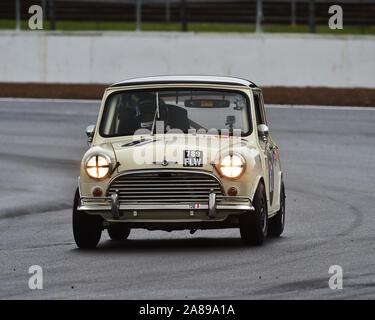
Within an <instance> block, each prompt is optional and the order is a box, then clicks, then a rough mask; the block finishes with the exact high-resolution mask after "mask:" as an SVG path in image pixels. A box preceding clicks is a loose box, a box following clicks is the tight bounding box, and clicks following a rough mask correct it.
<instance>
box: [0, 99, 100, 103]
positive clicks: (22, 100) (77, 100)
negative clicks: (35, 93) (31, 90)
mask: <svg viewBox="0 0 375 320" xmlns="http://www.w3.org/2000/svg"><path fill="white" fill-rule="evenodd" d="M0 102H47V103H48V102H57V103H100V102H101V100H88V99H48V98H46V99H44V98H0Z"/></svg>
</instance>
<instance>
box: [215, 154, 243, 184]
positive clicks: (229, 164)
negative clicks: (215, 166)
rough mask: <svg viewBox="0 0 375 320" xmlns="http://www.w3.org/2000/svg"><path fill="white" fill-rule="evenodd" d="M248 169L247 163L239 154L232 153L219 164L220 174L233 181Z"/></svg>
mask: <svg viewBox="0 0 375 320" xmlns="http://www.w3.org/2000/svg"><path fill="white" fill-rule="evenodd" d="M245 168H246V162H245V159H244V157H243V156H242V155H240V154H239V153H231V154H228V155H226V156H225V157H223V158H222V159H221V161H220V164H219V171H220V173H221V174H222V175H223V176H225V177H227V178H232V179H237V178H239V177H241V175H242V174H243V173H244V171H245Z"/></svg>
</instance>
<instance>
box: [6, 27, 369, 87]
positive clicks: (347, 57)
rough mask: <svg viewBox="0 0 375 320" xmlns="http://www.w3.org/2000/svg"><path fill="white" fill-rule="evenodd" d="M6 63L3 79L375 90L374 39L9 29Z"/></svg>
mask: <svg viewBox="0 0 375 320" xmlns="http://www.w3.org/2000/svg"><path fill="white" fill-rule="evenodd" d="M0 61H1V64H0V82H50V83H51V82H52V83H53V82H59V83H112V82H116V81H119V80H122V79H126V78H131V77H136V76H146V75H160V74H214V75H232V76H238V77H244V78H248V79H250V80H253V81H254V82H255V83H257V84H258V85H260V86H298V87H305V86H312V87H320V86H327V87H368V88H375V37H374V36H336V37H333V36H320V35H316V36H313V35H288V34H282V35H280V34H264V35H255V34H246V35H243V34H193V33H187V34H181V33H125V32H109V33H98V32H91V33H90V32H85V33H77V32H75V33H66V32H65V33H61V32H60V33H59V32H55V33H48V32H30V31H28V32H27V31H26V32H18V33H17V32H13V31H2V32H0Z"/></svg>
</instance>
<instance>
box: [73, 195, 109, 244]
mask: <svg viewBox="0 0 375 320" xmlns="http://www.w3.org/2000/svg"><path fill="white" fill-rule="evenodd" d="M78 201H79V192H78V190H77V191H76V194H75V197H74V203H73V236H74V240H75V242H76V244H77V246H78V247H79V248H82V249H90V248H95V247H96V246H97V244H98V243H99V241H100V237H101V235H102V218H101V217H100V216H92V215H88V214H87V213H85V212H80V211H78V210H77V207H78Z"/></svg>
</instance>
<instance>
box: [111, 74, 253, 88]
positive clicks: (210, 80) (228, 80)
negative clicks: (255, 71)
mask: <svg viewBox="0 0 375 320" xmlns="http://www.w3.org/2000/svg"><path fill="white" fill-rule="evenodd" d="M167 83H171V84H172V83H202V84H221V85H231V86H242V87H256V84H255V83H253V82H251V81H249V80H246V79H241V78H235V77H219V76H187V75H186V76H154V77H144V78H133V79H128V80H124V81H120V82H117V83H114V84H112V85H111V87H123V86H134V85H142V84H167Z"/></svg>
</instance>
